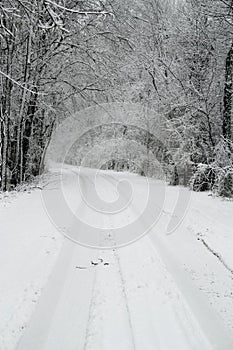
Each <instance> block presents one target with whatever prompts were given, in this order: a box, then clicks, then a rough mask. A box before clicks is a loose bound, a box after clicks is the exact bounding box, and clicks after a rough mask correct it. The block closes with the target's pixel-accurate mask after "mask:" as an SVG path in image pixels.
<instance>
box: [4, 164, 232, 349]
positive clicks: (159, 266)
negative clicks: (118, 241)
mask: <svg viewBox="0 0 233 350" xmlns="http://www.w3.org/2000/svg"><path fill="white" fill-rule="evenodd" d="M58 169H59V166H57V168H56V167H54V166H53V169H52V171H51V174H50V177H49V184H48V186H46V187H45V189H43V190H42V191H41V190H39V189H36V190H33V191H29V193H27V192H25V193H17V194H16V193H13V194H9V195H8V197H7V198H3V199H2V200H1V202H0V232H1V236H0V315H1V318H0V349H4V350H13V349H18V350H31V349H33V350H37V349H43V350H47V349H48V350H51V349H53V350H54V349H67V350H73V349H92V350H98V349H104V350H109V349H110V348H111V349H118V350H119V349H122V350H124V349H127V350H129V349H140V350H141V349H148V350H150V349H155V348H159V349H166V350H167V349H184V350H187V349H203V350H205V349H219V350H223V349H224V350H227V349H232V348H233V340H232V336H233V303H232V298H233V294H232V293H233V278H232V277H233V276H232V273H231V270H233V254H232V246H233V234H232V233H233V232H232V226H233V225H232V218H233V202H232V201H226V200H222V199H220V198H214V197H212V196H209V194H208V193H194V192H190V194H191V198H190V203H189V205H188V209H187V212H186V215H185V217H184V219H183V221H182V222H181V224H180V225H179V226H178V227H177V229H176V230H175V231H174V232H172V233H170V234H168V233H167V227H168V226H169V222H170V220H171V219H172V217H173V216H174V208H175V205H176V203H177V199H178V196H179V193H180V191H181V188H179V187H172V186H166V187H165V189H166V196H165V203H164V205H163V208H162V212H161V216H160V218H159V220H158V222H157V223H156V225H155V226H154V228H153V229H151V230H150V232H149V233H148V234H146V235H144V236H143V237H142V238H140V239H138V240H136V241H135V242H134V243H131V244H128V245H126V246H125V247H123V248H120V249H114V247H113V248H112V249H107V250H106V249H101V248H99V249H91V248H87V247H84V246H81V245H79V244H75V243H74V242H72V241H71V240H69V239H67V238H64V237H63V236H62V234H61V233H60V232H59V230H58V227H56V226H55V225H54V224H53V222H52V220H51V218H49V217H48V211H46V210H45V209H46V208H45V207H44V205H45V203H44V202H43V198H42V197H43V196H41V194H42V193H43V191H47V192H46V193H47V194H48V195H49V200H51V201H54V207H55V208H58V206H57V199H58V198H59V197H58V195H57V179H58V178H59V174H58ZM77 176H80V177H81V176H83V186H84V187H83V189H82V191H84V192H85V191H86V192H85V193H86V194H85V193H84V195H87V197H86V198H89V200H90V199H93V203H95V204H96V205H97V204H98V202H97V200H96V198H95V197H94V196H93V197H92V193H93V187H92V186H93V181H94V172H93V171H92V170H90V169H86V170H85V169H83V170H82V171H81V173H80V170H78V169H77V168H75V167H70V166H66V167H65V170H64V179H65V181H64V184H63V185H64V186H63V187H64V188H63V190H64V196H65V198H66V200H67V202H68V203H69V208H70V210H71V211H72V212H73V213H75V212H77V209H78V212H79V213H81V214H80V215H81V216H82V220H83V221H84V222H85V223H89V224H90V223H91V225H92V227H96V232H97V233H98V235H99V230H101V229H102V228H105V229H107V231H106V232H108V233H109V234H108V235H106V233H103V235H104V236H103V237H101V240H102V242H104V241H107V243H109V245H111V243H113V245H114V239H115V238H116V237H115V238H114V229H115V228H116V227H117V228H119V227H123V226H124V225H126V224H131V223H132V222H134V221H135V219H136V217H137V216H138V215H140V213H141V211H140V210H142V209H143V208H144V206H145V201H144V198H146V189H147V183H146V179H145V178H142V177H139V176H136V175H135V174H134V175H131V174H128V173H127V174H126V173H124V174H123V173H118V174H115V173H114V172H105V171H102V172H100V175H99V180H98V181H99V182H98V186H97V193H98V195H99V196H100V197H101V200H102V201H101V205H104V204H103V202H106V203H110V204H109V206H111V203H113V202H114V201H117V200H119V198H120V197H119V198H118V195H117V192H116V188H115V185H116V182H117V181H118V180H119V179H128V181H130V183H131V185H132V189H133V191H132V193H133V198H132V201H131V202H130V204H129V206H128V207H127V208H125V210H124V211H122V212H118V213H115V214H113V213H110V214H108V215H103V214H101V213H97V212H95V214H93V215H91V213H92V211H93V208H91V207H88V206H87V205H86V204H85V203H84V202H83V197H82V193H81V192H80V191H77ZM150 183H151V186H160V184H161V183H160V182H159V181H156V180H153V179H151V180H150ZM118 190H119V188H118ZM124 190H125V188H124V187H121V188H120V191H123V192H124ZM154 200H155V203H154V204H155V206H156V205H158V198H155V199H154ZM156 201H157V202H156ZM118 203H124V201H123V202H118ZM102 208H104V207H102ZM57 211H58V214H57V215H61V212H60V211H59V208H58V210H57ZM180 215H182V213H180ZM145 220H146V217H145ZM178 221H179V220H178ZM141 225H142V228H143V227H144V226H145V225H146V222H142V223H141ZM80 227H81V226H80ZM130 227H131V226H130ZM77 231H78V229H77ZM131 236H132V237H133V232H132V234H131V233H130V234H129V238H130V237H131ZM80 237H81V239H83V237H84V238H85V235H83V236H82V235H81V236H80ZM98 237H99V236H98ZM204 243H206V245H205V244H204ZM107 246H108V245H107ZM207 246H208V247H209V248H210V249H207ZM214 253H215V254H214Z"/></svg>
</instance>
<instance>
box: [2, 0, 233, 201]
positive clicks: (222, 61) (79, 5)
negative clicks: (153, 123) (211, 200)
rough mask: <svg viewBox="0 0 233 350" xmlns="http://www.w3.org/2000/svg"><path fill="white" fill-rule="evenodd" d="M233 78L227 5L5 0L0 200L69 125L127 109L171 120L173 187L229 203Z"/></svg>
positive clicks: (170, 0)
mask: <svg viewBox="0 0 233 350" xmlns="http://www.w3.org/2000/svg"><path fill="white" fill-rule="evenodd" d="M232 78H233V1H232V0H176V1H175V0H127V1H125V0H30V1H28V0H2V1H1V3H0V188H1V190H2V191H6V190H11V189H13V188H15V187H16V186H18V185H20V184H22V183H24V182H27V181H30V180H31V179H32V178H34V177H35V176H37V175H38V174H41V173H42V172H43V169H44V159H45V155H46V151H47V149H48V147H49V145H50V142H51V138H52V135H53V133H54V131H55V130H56V128H57V126H58V125H59V123H61V122H62V121H64V120H65V119H66V118H68V117H69V116H70V115H71V114H73V113H76V112H78V111H80V110H83V109H85V108H88V107H90V106H94V105H100V104H103V103H112V102H127V103H128V102H131V103H139V104H140V105H141V106H144V107H145V108H149V109H152V110H155V111H156V114H157V115H161V116H164V117H165V118H166V132H167V135H169V137H168V139H169V141H168V142H167V144H168V151H167V152H168V154H167V159H168V162H167V167H168V169H167V173H168V174H169V182H170V184H173V185H177V184H181V185H186V186H190V187H191V188H192V189H193V190H195V191H205V190H211V191H213V192H215V193H216V194H217V195H220V196H224V197H232V196H233V156H232V149H233V144H232V109H233V105H232V104H233V100H232V98H233V79H232ZM82 123H84V124H85V123H86V121H85V120H83V121H82ZM87 123H88V122H87ZM145 127H146V128H147V129H148V132H152V130H150V126H145ZM64 133H65V131H64ZM147 136H148V135H147ZM140 137H142V138H145V137H146V135H145V134H143V133H142V134H141V136H140ZM174 143H176V144H177V143H178V145H179V147H178V148H177V151H176V153H175V155H174V154H173V155H172V161H171V162H170V164H169V159H170V158H169V150H170V148H171V147H169V145H171V144H174ZM152 144H153V143H151V145H152ZM108 152H111V149H109V150H108ZM121 159H122V160H121V162H122V164H123V167H125V166H126V167H127V169H129V168H130V166H129V165H127V164H125V160H124V159H123V157H121ZM115 163H117V162H116V161H115V160H114V159H113V162H109V161H108V162H107V163H106V165H105V168H115V167H116V168H117V169H118V168H120V169H121V168H122V167H121V165H119V164H115ZM118 163H119V162H118ZM143 164H144V165H143V166H145V167H147V168H148V164H147V162H146V160H144V163H143ZM90 165H91V164H90ZM140 172H141V173H142V172H143V171H140ZM144 173H147V171H146V170H145V171H144ZM184 174H185V176H184ZM153 175H154V174H153V169H152V170H151V173H150V176H153Z"/></svg>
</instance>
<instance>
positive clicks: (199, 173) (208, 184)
mask: <svg viewBox="0 0 233 350" xmlns="http://www.w3.org/2000/svg"><path fill="white" fill-rule="evenodd" d="M215 177H216V174H215V170H214V168H212V167H211V165H208V164H198V166H197V169H196V171H195V173H194V175H193V176H192V177H191V180H190V187H191V189H192V190H193V191H196V192H204V191H209V190H211V189H212V188H213V185H214V182H215Z"/></svg>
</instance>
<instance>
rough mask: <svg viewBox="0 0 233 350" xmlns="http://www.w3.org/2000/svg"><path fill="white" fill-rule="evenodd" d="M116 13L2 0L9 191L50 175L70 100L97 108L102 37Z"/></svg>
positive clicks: (3, 141)
mask: <svg viewBox="0 0 233 350" xmlns="http://www.w3.org/2000/svg"><path fill="white" fill-rule="evenodd" d="M112 16H113V15H112V13H111V7H110V6H108V5H103V4H102V3H101V2H98V1H91V0H90V1H84V2H81V1H80V2H77V1H72V0H71V1H65V2H60V1H50V0H43V1H40V0H32V1H30V2H28V1H25V0H12V1H8V0H6V1H4V0H3V1H1V4H0V40H1V41H0V185H1V186H0V187H1V189H2V190H7V189H10V188H12V187H14V186H16V185H17V184H20V183H22V182H23V181H27V180H28V179H30V178H31V177H32V176H35V175H38V174H39V172H40V171H42V169H43V159H44V155H45V152H46V149H47V147H48V145H49V142H50V138H51V134H52V131H53V128H54V126H55V124H56V122H57V121H59V119H61V118H63V115H65V113H66V108H65V103H66V101H68V100H69V99H72V96H73V95H74V94H79V95H80V96H82V98H83V99H84V100H85V101H87V103H90V102H89V95H88V93H90V92H92V91H95V90H96V91H97V92H101V88H99V87H98V84H99V80H100V77H99V75H98V74H99V72H98V73H97V72H96V70H95V68H94V67H93V66H95V65H97V64H98V62H99V61H100V56H101V59H104V54H101V51H102V48H103V41H101V40H100V39H98V38H97V37H98V35H99V36H100V37H101V36H102V35H104V31H102V29H103V26H104V25H105V23H107V22H108V21H109V20H110V21H111V20H112ZM101 25H102V27H101ZM99 32H100V33H99ZM94 40H95V45H93V42H94ZM100 69H101V67H100V68H99V71H100ZM101 79H102V80H104V79H103V77H101Z"/></svg>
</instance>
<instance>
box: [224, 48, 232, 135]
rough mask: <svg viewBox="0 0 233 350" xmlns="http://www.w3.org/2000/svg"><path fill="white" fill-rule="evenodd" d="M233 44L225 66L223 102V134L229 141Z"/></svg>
mask: <svg viewBox="0 0 233 350" xmlns="http://www.w3.org/2000/svg"><path fill="white" fill-rule="evenodd" d="M232 79H233V43H232V44H231V48H230V50H229V51H228V54H227V58H226V66H225V88H224V100H223V123H222V134H223V137H224V138H225V139H227V140H231V113H232V93H233V82H232Z"/></svg>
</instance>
